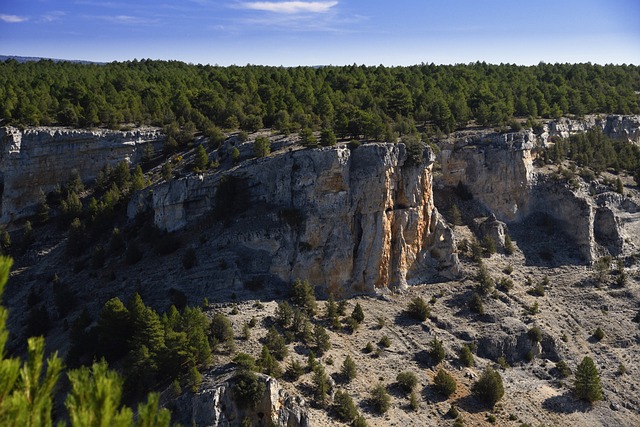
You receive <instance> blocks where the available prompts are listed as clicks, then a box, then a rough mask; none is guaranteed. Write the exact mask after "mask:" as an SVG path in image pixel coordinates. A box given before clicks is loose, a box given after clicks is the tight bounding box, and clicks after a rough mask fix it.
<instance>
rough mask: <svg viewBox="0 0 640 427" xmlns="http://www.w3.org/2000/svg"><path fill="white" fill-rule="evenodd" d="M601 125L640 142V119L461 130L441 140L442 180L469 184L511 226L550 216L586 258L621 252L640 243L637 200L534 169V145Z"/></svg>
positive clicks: (594, 119)
mask: <svg viewBox="0 0 640 427" xmlns="http://www.w3.org/2000/svg"><path fill="white" fill-rule="evenodd" d="M595 127H599V128H600V129H602V131H603V132H604V133H605V134H607V135H609V136H611V137H614V138H619V139H623V140H626V141H627V142H629V143H640V116H606V117H599V116H590V117H587V118H585V119H582V120H570V119H560V120H557V121H550V122H548V123H546V124H544V126H543V127H542V131H543V132H542V133H541V134H540V135H537V136H536V135H535V134H534V133H533V132H532V131H530V130H526V131H521V132H512V133H502V134H499V133H495V132H494V133H487V132H475V133H474V132H471V133H469V132H466V133H461V134H456V135H453V136H452V137H451V138H449V139H448V140H446V141H443V142H441V148H442V149H441V153H440V161H441V164H442V183H443V184H444V185H446V186H451V187H453V186H456V185H458V184H463V185H464V186H465V187H466V188H467V189H468V191H470V193H472V194H473V197H474V198H475V200H477V201H478V202H480V204H481V205H482V206H484V207H485V208H486V209H487V211H488V212H489V213H492V214H494V215H495V216H496V217H497V219H498V220H501V221H505V222H507V223H515V222H522V221H524V220H525V219H526V218H528V217H529V216H531V215H532V214H535V213H537V212H542V213H545V214H547V215H550V216H551V217H552V218H553V219H554V220H556V221H557V222H558V223H559V224H561V225H562V229H563V231H564V232H565V234H567V235H569V236H571V238H572V239H573V240H574V241H575V243H576V246H577V248H578V251H579V252H580V254H581V256H582V257H583V258H584V259H585V261H587V262H592V261H593V260H594V259H595V258H596V257H597V256H599V255H602V254H604V253H606V252H608V253H611V254H614V255H615V254H620V253H621V251H622V246H623V245H624V244H625V242H630V244H631V245H635V246H637V245H640V241H638V240H639V239H638V238H635V237H634V236H638V234H637V233H636V234H635V235H634V233H635V231H637V227H638V225H637V223H638V221H640V217H639V216H638V214H637V210H636V208H635V207H634V206H633V205H635V204H634V202H631V201H628V202H626V203H623V200H618V198H615V197H614V199H615V200H614V199H612V198H611V196H598V197H593V196H592V195H591V193H593V190H591V191H590V189H589V188H586V187H584V188H583V187H579V188H577V187H572V186H569V185H567V184H566V183H564V182H563V181H561V180H560V181H559V180H554V179H552V178H550V177H548V176H544V175H542V174H540V173H537V172H535V170H534V167H533V160H534V156H535V154H534V152H535V148H536V147H544V146H545V145H546V144H548V143H549V142H550V141H551V140H552V139H553V138H554V137H562V138H566V137H569V136H570V135H573V134H575V133H579V132H585V131H587V130H589V129H592V128H595ZM596 192H597V193H599V192H600V191H596ZM622 199H623V198H622ZM623 218H624V219H623ZM622 236H624V237H622Z"/></svg>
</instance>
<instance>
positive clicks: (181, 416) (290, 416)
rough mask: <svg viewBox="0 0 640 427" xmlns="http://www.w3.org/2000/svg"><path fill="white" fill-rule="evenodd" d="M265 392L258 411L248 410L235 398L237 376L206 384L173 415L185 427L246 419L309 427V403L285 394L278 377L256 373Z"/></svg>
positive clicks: (184, 399) (183, 399) (214, 425)
mask: <svg viewBox="0 0 640 427" xmlns="http://www.w3.org/2000/svg"><path fill="white" fill-rule="evenodd" d="M256 375H257V376H258V381H259V382H261V383H263V384H264V385H265V393H264V395H263V397H262V399H261V400H260V402H259V403H258V404H257V405H256V406H255V407H254V408H244V407H242V406H240V405H239V404H238V402H237V401H236V399H234V398H233V392H232V388H233V377H229V376H228V377H227V378H225V379H223V380H220V381H219V382H217V383H215V384H206V385H203V386H202V387H201V388H200V391H198V393H196V394H195V395H191V394H187V395H185V396H182V397H181V398H180V399H178V401H177V402H176V405H175V408H176V409H175V411H174V414H173V416H174V417H175V418H176V420H177V421H180V422H181V423H182V424H183V425H195V426H203V427H204V426H207V427H209V426H210V427H219V426H220V427H222V426H234V425H240V423H241V422H242V421H243V420H245V419H250V420H251V425H254V426H271V425H275V426H287V427H308V426H309V425H310V423H309V414H308V412H307V408H306V402H305V401H304V400H303V399H302V398H300V397H295V396H291V395H289V394H288V393H287V392H285V391H284V390H283V389H282V388H281V387H280V385H279V384H278V381H277V380H276V379H275V378H272V377H269V376H267V375H262V374H256Z"/></svg>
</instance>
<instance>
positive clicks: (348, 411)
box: [333, 390, 358, 422]
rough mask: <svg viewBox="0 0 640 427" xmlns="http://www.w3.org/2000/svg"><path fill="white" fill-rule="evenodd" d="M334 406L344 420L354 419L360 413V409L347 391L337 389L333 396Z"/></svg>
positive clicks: (339, 416)
mask: <svg viewBox="0 0 640 427" xmlns="http://www.w3.org/2000/svg"><path fill="white" fill-rule="evenodd" d="M333 408H334V410H335V412H336V414H337V415H338V418H339V419H340V420H341V421H344V422H350V421H353V420H354V419H355V418H356V416H357V415H358V409H357V408H356V405H355V404H354V403H353V399H351V396H349V393H347V392H346V391H342V390H338V391H336V393H335V395H334V396H333Z"/></svg>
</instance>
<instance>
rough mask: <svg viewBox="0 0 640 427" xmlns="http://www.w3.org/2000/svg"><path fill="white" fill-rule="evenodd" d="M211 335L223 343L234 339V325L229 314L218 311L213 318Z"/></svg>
mask: <svg viewBox="0 0 640 427" xmlns="http://www.w3.org/2000/svg"><path fill="white" fill-rule="evenodd" d="M211 336H212V337H214V338H215V339H216V340H217V341H218V342H221V343H224V342H227V341H231V340H233V336H234V335H233V327H232V326H231V321H230V320H229V319H228V318H227V316H225V315H224V314H222V313H216V314H215V315H214V316H213V319H211Z"/></svg>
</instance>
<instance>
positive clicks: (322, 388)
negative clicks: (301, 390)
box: [313, 364, 331, 408]
mask: <svg viewBox="0 0 640 427" xmlns="http://www.w3.org/2000/svg"><path fill="white" fill-rule="evenodd" d="M313 385H314V397H315V400H316V403H317V404H318V406H320V407H321V408H324V407H325V406H326V405H327V400H328V399H329V392H330V391H331V386H330V384H329V377H328V376H327V374H326V372H325V370H324V367H323V366H322V365H320V364H317V365H316V366H315V368H314V370H313Z"/></svg>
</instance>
